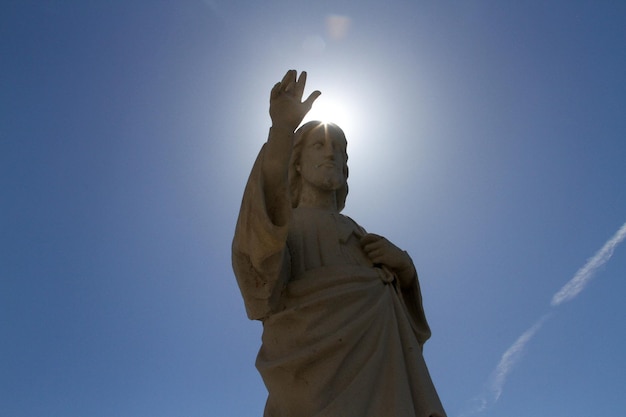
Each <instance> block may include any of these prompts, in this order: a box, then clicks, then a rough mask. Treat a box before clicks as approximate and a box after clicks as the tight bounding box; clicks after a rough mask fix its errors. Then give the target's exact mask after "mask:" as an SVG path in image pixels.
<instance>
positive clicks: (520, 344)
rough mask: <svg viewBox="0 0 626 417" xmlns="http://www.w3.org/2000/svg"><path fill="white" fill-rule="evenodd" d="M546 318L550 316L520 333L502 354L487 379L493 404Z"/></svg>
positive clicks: (547, 315)
mask: <svg viewBox="0 0 626 417" xmlns="http://www.w3.org/2000/svg"><path fill="white" fill-rule="evenodd" d="M548 317H550V315H549V314H546V315H545V316H543V317H542V318H540V319H539V320H538V321H537V322H536V323H535V324H533V325H532V326H531V327H530V328H529V329H528V330H526V331H525V332H524V333H522V335H521V336H520V337H518V338H517V340H516V341H515V343H513V344H512V345H511V347H509V348H508V349H507V350H506V352H504V353H503V354H502V357H501V358H500V362H499V363H498V366H496V369H495V370H494V371H493V372H492V373H491V376H490V378H489V393H490V394H491V399H492V401H493V402H494V403H495V402H496V401H498V399H499V398H500V395H501V394H502V388H503V387H504V383H505V382H506V378H507V377H508V376H509V373H510V372H511V370H512V369H513V367H515V365H517V363H518V362H519V360H520V359H521V358H522V354H523V353H524V349H526V345H527V344H528V342H530V340H531V339H532V338H533V336H534V335H535V334H536V333H537V331H539V329H540V328H541V326H543V323H544V322H545V321H546V319H547V318H548Z"/></svg>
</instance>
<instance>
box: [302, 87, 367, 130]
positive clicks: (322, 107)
mask: <svg viewBox="0 0 626 417" xmlns="http://www.w3.org/2000/svg"><path fill="white" fill-rule="evenodd" d="M309 120H319V121H321V122H324V123H334V124H336V125H338V126H339V127H341V128H342V129H343V131H344V132H345V133H346V136H348V135H349V134H351V133H353V131H354V128H355V125H356V121H355V120H354V116H353V114H352V111H351V107H350V105H349V104H348V103H347V102H339V101H336V100H333V99H331V98H326V97H324V95H323V94H322V95H321V96H320V97H319V98H318V99H317V100H316V101H315V103H314V104H313V108H312V109H311V111H310V112H309V113H308V114H307V117H306V120H305V122H306V121H309Z"/></svg>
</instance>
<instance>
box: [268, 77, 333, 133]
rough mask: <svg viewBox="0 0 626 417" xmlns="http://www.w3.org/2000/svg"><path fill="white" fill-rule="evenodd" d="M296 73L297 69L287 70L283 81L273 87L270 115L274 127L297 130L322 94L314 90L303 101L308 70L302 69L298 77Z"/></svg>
mask: <svg viewBox="0 0 626 417" xmlns="http://www.w3.org/2000/svg"><path fill="white" fill-rule="evenodd" d="M296 75H297V72H296V70H289V71H287V73H286V74H285V76H284V77H283V79H282V81H280V82H279V83H276V85H275V86H274V88H272V92H271V94H270V117H271V118H272V126H274V127H279V128H286V129H289V130H291V131H294V130H296V128H297V127H298V126H299V125H300V123H302V119H304V116H306V114H307V113H308V112H309V110H311V106H312V105H313V102H314V101H315V100H316V99H317V98H318V97H319V95H320V94H322V93H321V92H319V91H317V90H316V91H313V92H312V93H311V94H310V95H309V97H308V98H307V99H306V100H304V101H302V94H303V93H304V86H305V85H306V72H305V71H302V72H301V73H300V77H298V78H297V79H296Z"/></svg>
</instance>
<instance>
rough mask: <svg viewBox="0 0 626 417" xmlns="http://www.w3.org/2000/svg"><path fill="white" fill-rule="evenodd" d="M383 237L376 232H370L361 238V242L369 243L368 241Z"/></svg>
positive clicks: (371, 241) (363, 243)
mask: <svg viewBox="0 0 626 417" xmlns="http://www.w3.org/2000/svg"><path fill="white" fill-rule="evenodd" d="M382 238H383V237H382V236H379V235H376V234H374V233H368V234H366V235H365V236H363V237H362V238H361V244H362V245H367V244H368V243H373V242H378V241H379V240H381V239H382Z"/></svg>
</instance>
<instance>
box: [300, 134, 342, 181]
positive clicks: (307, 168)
mask: <svg viewBox="0 0 626 417" xmlns="http://www.w3.org/2000/svg"><path fill="white" fill-rule="evenodd" d="M345 163H346V141H345V139H344V137H343V136H342V135H341V134H339V133H338V132H337V131H335V130H334V129H327V128H326V126H325V125H321V126H319V127H317V128H315V129H313V130H312V131H311V132H310V133H309V134H308V135H307V137H306V139H305V143H304V146H303V148H302V154H301V156H300V164H299V168H298V169H299V172H300V176H301V177H302V181H307V182H308V183H310V184H311V185H313V186H314V187H315V188H319V189H322V190H338V189H339V188H341V187H342V186H344V185H345V183H346V178H345V175H344V166H345Z"/></svg>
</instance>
